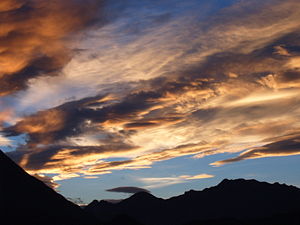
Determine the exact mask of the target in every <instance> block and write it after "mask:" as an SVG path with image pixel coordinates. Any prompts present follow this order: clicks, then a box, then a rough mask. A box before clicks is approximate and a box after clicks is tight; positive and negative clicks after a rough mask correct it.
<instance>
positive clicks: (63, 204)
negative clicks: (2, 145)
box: [0, 151, 95, 225]
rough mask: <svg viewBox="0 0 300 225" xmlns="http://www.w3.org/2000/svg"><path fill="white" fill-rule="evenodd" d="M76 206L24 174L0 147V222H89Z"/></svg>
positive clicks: (78, 224) (73, 224)
mask: <svg viewBox="0 0 300 225" xmlns="http://www.w3.org/2000/svg"><path fill="white" fill-rule="evenodd" d="M94 223H95V222H94V220H93V219H92V217H90V216H88V215H87V213H86V212H84V211H83V210H82V209H81V208H80V207H79V206H77V205H75V204H73V203H71V202H70V201H68V200H66V199H65V198H64V197H63V196H61V195H60V194H58V193H56V192H55V191H54V190H53V189H51V188H50V187H48V186H47V185H45V184H44V183H43V182H42V181H40V180H38V179H36V178H35V177H32V176H30V175H29V174H27V173H26V172H25V171H24V170H23V169H22V168H20V167H19V166H18V165H17V164H16V163H14V162H13V161H12V160H11V159H10V158H9V157H7V156H6V155H5V154H4V153H3V152H2V151H0V224H1V225H27V224H28V225H90V224H94Z"/></svg>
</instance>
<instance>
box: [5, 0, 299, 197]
mask: <svg viewBox="0 0 300 225" xmlns="http://www.w3.org/2000/svg"><path fill="white" fill-rule="evenodd" d="M299 12H300V4H299V1H298V0H285V1H282V0H265V1H260V0H247V1H246V0H185V1H181V0H124V1H118V0H64V1H60V0H52V1H45V0H2V1H1V3H0V20H1V25H0V26H1V29H0V148H1V149H2V150H3V151H5V152H6V153H7V155H8V156H9V157H11V158H12V159H13V160H14V161H15V162H17V163H18V164H19V165H20V166H21V167H23V168H24V169H25V170H26V171H27V172H28V173H30V174H32V175H34V176H36V177H38V178H39V179H42V180H44V181H45V182H46V183H47V184H49V185H50V186H52V187H53V188H55V189H56V190H57V191H58V192H60V193H61V194H63V195H64V196H66V197H68V198H72V199H77V198H80V199H81V200H82V201H83V202H85V203H89V202H90V201H92V200H93V199H121V198H126V197H128V196H129V194H130V193H131V191H129V193H121V192H120V190H122V188H123V189H124V187H125V189H126V190H127V191H125V192H128V187H135V188H142V189H146V190H149V191H150V192H151V193H153V194H154V195H156V196H158V197H163V198H168V197H171V196H174V195H179V194H182V193H184V192H185V191H187V190H190V189H195V190H201V189H203V188H206V187H210V186H213V185H216V184H217V183H218V182H220V181H221V180H222V179H224V178H231V179H233V178H246V179H257V180H261V181H268V182H281V183H288V184H292V185H296V186H299V187H300V177H299V174H300V164H299V162H300V97H299V96H300V41H299V40H300V39H299V37H300V22H299V21H300V14H299ZM116 188H117V189H116ZM120 188H121V189H120ZM106 190H118V191H116V192H114V191H106Z"/></svg>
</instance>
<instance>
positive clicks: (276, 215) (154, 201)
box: [0, 151, 300, 225]
mask: <svg viewBox="0 0 300 225" xmlns="http://www.w3.org/2000/svg"><path fill="white" fill-rule="evenodd" d="M95 218H97V219H95ZM0 224H1V225H96V224H97V225H99V224H101V225H300V189H299V188H297V187H294V186H288V185H285V184H279V183H274V184H269V183H266V182H259V181H256V180H244V179H237V180H228V179H225V180H223V181H222V182H221V183H220V184H218V185H217V186H214V187H211V188H206V189H204V190H202V191H194V190H190V191H187V192H185V193H184V194H183V195H180V196H176V197H172V198H169V199H166V200H165V199H162V198H157V197H155V196H153V195H152V194H150V193H148V192H139V193H136V194H134V195H132V196H131V197H129V198H127V199H125V200H123V201H121V202H118V203H111V202H108V201H104V200H102V201H97V200H94V201H93V202H91V203H90V204H89V205H88V206H87V207H85V209H84V210H82V209H81V208H80V207H79V206H77V205H75V204H73V203H72V202H70V201H68V200H66V199H65V198H64V197H63V196H61V195H60V194H58V193H56V192H55V191H54V190H53V189H51V188H50V187H48V186H47V185H45V184H44V183H43V182H42V181H40V180H38V179H36V178H35V177H33V176H30V175H29V174H27V173H26V172H25V171H24V170H23V169H22V168H20V167H19V166H18V165H17V164H16V163H14V162H13V161H12V160H11V159H10V158H9V157H7V156H6V155H5V154H4V153H3V152H1V151H0Z"/></svg>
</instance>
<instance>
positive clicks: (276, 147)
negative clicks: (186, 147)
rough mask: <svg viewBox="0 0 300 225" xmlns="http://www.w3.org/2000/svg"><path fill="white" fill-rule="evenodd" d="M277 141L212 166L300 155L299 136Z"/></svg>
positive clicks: (290, 136)
mask: <svg viewBox="0 0 300 225" xmlns="http://www.w3.org/2000/svg"><path fill="white" fill-rule="evenodd" d="M278 139H279V140H278V141H274V142H273V143H270V144H267V145H264V146H262V147H257V148H253V149H250V150H248V151H245V152H243V153H241V154H240V155H239V156H237V157H235V158H231V159H226V160H222V161H218V162H215V163H212V165H216V166H219V165H223V164H227V163H233V162H238V161H242V160H246V159H256V158H264V157H276V156H290V155H298V154H300V135H299V134H296V135H289V136H286V137H281V138H278Z"/></svg>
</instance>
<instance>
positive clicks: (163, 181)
mask: <svg viewBox="0 0 300 225" xmlns="http://www.w3.org/2000/svg"><path fill="white" fill-rule="evenodd" d="M212 177H214V175H209V174H198V175H194V176H190V175H182V176H174V177H147V178H140V179H139V181H141V182H143V183H145V184H146V187H145V188H150V189H151V188H161V187H166V186H170V185H174V184H180V183H185V182H188V181H189V180H198V179H206V178H212Z"/></svg>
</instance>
